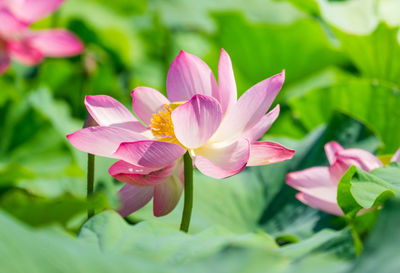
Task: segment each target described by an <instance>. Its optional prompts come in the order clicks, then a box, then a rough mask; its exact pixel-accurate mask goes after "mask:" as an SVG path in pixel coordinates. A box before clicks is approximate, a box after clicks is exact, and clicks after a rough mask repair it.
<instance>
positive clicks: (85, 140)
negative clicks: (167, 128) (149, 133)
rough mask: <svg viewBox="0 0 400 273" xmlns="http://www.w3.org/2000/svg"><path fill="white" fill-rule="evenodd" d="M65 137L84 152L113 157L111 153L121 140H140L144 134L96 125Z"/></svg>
mask: <svg viewBox="0 0 400 273" xmlns="http://www.w3.org/2000/svg"><path fill="white" fill-rule="evenodd" d="M67 138H68V140H69V142H71V144H72V145H73V146H74V147H75V148H77V149H79V150H81V151H84V152H86V153H91V154H95V155H99V156H105V157H115V156H114V155H113V153H114V152H115V151H116V150H117V149H118V147H119V145H120V144H121V143H122V142H128V141H137V140H141V139H144V136H143V135H141V134H137V133H134V132H132V131H129V130H126V129H123V128H117V127H108V126H97V127H89V128H85V129H81V130H78V131H76V132H75V133H72V134H70V135H67Z"/></svg>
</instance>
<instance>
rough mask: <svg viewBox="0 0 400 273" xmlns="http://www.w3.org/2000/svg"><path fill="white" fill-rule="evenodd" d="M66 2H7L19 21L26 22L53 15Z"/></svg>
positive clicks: (27, 0) (40, 0)
mask: <svg viewBox="0 0 400 273" xmlns="http://www.w3.org/2000/svg"><path fill="white" fill-rule="evenodd" d="M63 1H64V0H11V1H5V3H6V5H7V6H8V8H10V9H11V10H12V12H13V13H14V14H15V16H17V17H18V18H19V19H21V20H23V21H26V22H29V23H31V22H34V21H37V20H39V19H41V18H43V17H45V16H46V15H48V14H50V13H52V12H53V11H54V10H55V9H57V8H58V6H59V5H60V4H61V3H62V2H63Z"/></svg>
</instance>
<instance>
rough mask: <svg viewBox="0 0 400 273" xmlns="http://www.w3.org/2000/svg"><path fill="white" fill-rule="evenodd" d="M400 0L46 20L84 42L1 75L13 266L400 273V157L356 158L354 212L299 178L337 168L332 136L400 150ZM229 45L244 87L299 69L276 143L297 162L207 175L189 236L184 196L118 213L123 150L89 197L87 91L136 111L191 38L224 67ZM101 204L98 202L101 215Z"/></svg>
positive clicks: (185, 7) (2, 169)
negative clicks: (163, 210) (299, 190)
mask: <svg viewBox="0 0 400 273" xmlns="http://www.w3.org/2000/svg"><path fill="white" fill-rule="evenodd" d="M111 2H112V3H111ZM394 2H395V1H390V0H385V1H372V0H371V1H369V0H368V1H361V0H352V1H328V0H307V1H291V0H287V1H285V0H279V1H273V0H269V1H257V0H253V1H241V0H235V1H217V2H215V1H208V0H206V1H182V0H174V1H158V0H147V1H104V0H85V1H78V0H68V1H66V2H65V4H64V5H62V6H61V8H60V10H59V12H57V13H56V14H54V15H52V16H50V17H48V18H45V19H43V20H41V21H39V22H37V23H36V24H35V25H34V28H37V29H40V28H49V27H65V28H68V29H69V30H71V31H73V32H74V33H76V34H77V35H78V36H79V37H80V38H81V39H82V41H83V42H84V43H85V46H86V49H85V51H84V53H83V54H82V55H80V56H76V57H73V58H65V59H47V60H45V61H44V62H43V63H41V64H40V65H38V66H36V67H25V66H22V65H20V64H17V63H12V67H11V69H10V70H9V71H8V72H7V73H6V74H5V75H2V76H1V77H0V132H1V140H0V222H1V225H0V237H1V242H0V264H1V266H0V272H85V273H88V272H116V271H120V272H131V271H135V272H136V271H137V272H188V271H190V272H204V271H210V270H211V271H212V272H250V273H251V272H263V271H266V270H267V271H269V272H282V273H291V272H307V273H313V272H321V271H324V272H337V273H339V272H340V273H341V272H343V273H344V272H377V271H379V272H397V271H399V269H400V264H399V259H398V254H397V252H396V250H397V248H398V245H399V240H400V239H399V238H400V233H399V231H398V226H399V225H400V223H399V217H398V215H399V213H400V204H399V197H400V181H399V177H400V165H399V164H398V163H391V164H389V165H385V166H384V167H382V168H378V169H375V170H373V171H371V172H370V173H366V172H364V171H362V170H360V169H357V168H355V167H351V168H350V169H349V170H348V171H347V173H346V174H345V175H344V176H343V177H342V179H341V181H340V183H339V186H338V204H339V206H340V207H341V208H342V210H343V212H344V213H345V216H344V217H336V216H332V215H328V214H325V213H323V212H319V211H317V210H316V209H313V208H311V207H308V206H306V205H304V204H302V203H300V202H299V201H297V199H296V198H295V194H296V191H295V190H293V189H292V188H290V187H289V186H287V185H286V184H285V177H286V174H287V173H288V172H291V171H296V170H302V169H305V168H309V167H312V166H322V165H327V164H328V162H327V159H326V157H325V154H324V151H323V146H324V144H325V143H327V142H328V141H331V140H336V141H338V142H340V143H341V144H342V145H343V146H344V147H346V148H349V147H358V148H362V149H365V150H368V151H370V152H373V153H376V154H377V155H378V156H380V157H381V158H386V159H387V158H390V157H391V155H392V154H393V153H394V152H395V151H396V150H397V149H398V148H399V147H400V123H399V120H400V91H399V90H400V82H399V79H400V58H399V54H400V45H399V38H398V37H399V29H398V25H399V22H397V21H398V19H397V16H396V15H397V14H398V12H399V11H400V7H399V5H398V4H396V3H394ZM355 11H357V12H355ZM358 11H359V12H358ZM338 18H339V19H338ZM396 20H397V21H396ZM221 47H223V48H224V49H225V50H227V52H228V53H229V54H230V56H231V58H232V62H233V67H234V72H235V78H236V82H237V85H238V92H239V95H241V94H243V93H244V92H245V91H246V89H247V88H249V87H250V86H252V85H254V84H255V83H257V82H259V81H261V80H263V79H265V78H266V77H269V76H271V75H273V74H277V73H279V72H280V71H281V70H282V69H285V70H286V75H287V78H286V81H285V84H284V88H283V90H282V91H281V93H280V95H279V97H278V99H277V101H278V103H279V104H280V105H281V113H280V116H279V118H278V119H277V121H276V122H275V124H274V125H273V127H272V128H271V130H270V131H269V132H268V133H267V135H265V136H264V137H263V138H264V139H266V140H279V142H280V143H283V144H285V145H286V146H287V147H289V148H292V149H295V150H296V154H295V157H294V158H293V159H292V160H290V161H287V162H283V163H279V164H275V165H269V166H263V167H251V168H248V169H246V170H245V171H244V172H242V173H240V174H239V175H236V176H233V177H231V178H228V179H225V180H223V181H216V180H213V179H211V178H208V177H205V176H203V175H201V174H199V173H195V180H194V181H195V184H194V194H195V196H194V210H193V218H192V223H191V227H190V233H189V234H184V233H181V232H179V231H178V224H179V219H180V216H181V211H182V205H183V204H182V203H179V204H178V206H177V208H176V209H175V210H174V211H173V212H172V213H171V214H169V215H167V216H165V217H161V218H155V217H154V216H153V215H152V211H151V206H150V207H149V206H147V207H145V208H143V209H142V210H140V211H138V212H136V213H134V214H132V215H130V216H129V217H127V219H123V218H121V217H120V216H119V215H118V214H117V213H115V212H114V210H113V209H115V208H116V207H118V202H119V200H118V198H117V195H116V192H117V191H118V190H119V188H120V187H121V186H122V185H121V183H119V182H116V181H114V180H113V179H112V178H111V177H110V176H109V174H108V173H107V169H108V167H109V166H110V165H111V164H112V163H113V160H110V159H105V158H99V157H96V174H95V177H96V187H95V193H96V195H95V197H94V198H93V200H89V201H85V199H84V197H85V194H86V189H85V179H86V155H85V154H84V153H82V152H80V151H77V150H76V149H73V148H72V146H71V145H70V144H69V143H68V141H67V139H66V138H65V135H66V134H68V133H71V132H73V131H75V130H77V129H79V128H81V127H82V124H83V120H84V119H85V117H86V114H87V111H86V109H85V107H84V104H83V99H84V96H85V95H89V94H106V95H110V96H113V97H115V98H116V99H118V100H120V101H122V102H123V103H124V104H126V105H127V106H128V105H130V103H131V101H130V97H129V93H130V91H131V90H132V89H133V88H134V87H136V86H151V87H153V88H156V89H158V90H160V91H161V92H164V93H165V79H166V73H167V71H168V68H169V65H170V63H171V61H172V60H173V58H174V57H175V56H176V55H177V54H178V52H179V50H180V49H184V50H186V51H188V52H191V53H194V54H196V55H198V56H199V57H201V58H203V59H204V60H206V62H207V63H209V64H210V67H212V68H213V70H214V72H216V70H217V64H218V57H219V50H220V48H221ZM386 161H387V160H386ZM181 201H182V200H181ZM88 207H89V208H94V209H96V211H97V213H98V214H97V215H96V216H95V217H94V218H92V219H90V220H89V221H87V219H86V209H87V208H88ZM388 234H390V236H388ZM358 255H359V257H357V256H358ZM17 259H18V260H17Z"/></svg>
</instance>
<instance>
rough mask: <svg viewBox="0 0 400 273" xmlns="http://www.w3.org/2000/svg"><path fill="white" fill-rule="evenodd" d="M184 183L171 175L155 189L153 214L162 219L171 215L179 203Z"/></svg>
mask: <svg viewBox="0 0 400 273" xmlns="http://www.w3.org/2000/svg"><path fill="white" fill-rule="evenodd" d="M182 190H183V183H182V181H181V180H180V179H179V178H178V176H177V175H175V174H174V175H171V176H170V177H169V178H168V180H167V181H165V182H164V183H161V184H158V185H156V186H155V187H154V193H153V195H154V199H153V213H154V216H157V217H160V216H164V215H167V214H168V213H170V212H171V211H172V210H173V209H174V208H175V207H176V204H178V202H179V198H180V197H181V194H182Z"/></svg>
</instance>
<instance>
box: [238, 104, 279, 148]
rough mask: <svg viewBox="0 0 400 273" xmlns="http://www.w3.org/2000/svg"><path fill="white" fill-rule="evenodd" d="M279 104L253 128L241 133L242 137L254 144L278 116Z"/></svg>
mask: <svg viewBox="0 0 400 273" xmlns="http://www.w3.org/2000/svg"><path fill="white" fill-rule="evenodd" d="M279 110H280V109H279V104H278V105H277V106H275V108H274V109H272V110H271V111H270V112H269V113H268V114H266V115H265V116H263V117H262V118H261V119H260V120H259V121H258V122H257V123H256V124H255V125H254V126H253V127H251V128H249V129H248V130H246V132H244V133H243V137H245V138H247V139H249V140H250V142H254V141H256V140H258V139H259V138H261V137H262V136H263V135H264V134H265V132H266V131H268V129H269V128H270V127H271V125H272V124H273V123H274V121H275V120H276V119H277V118H278V116H279Z"/></svg>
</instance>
